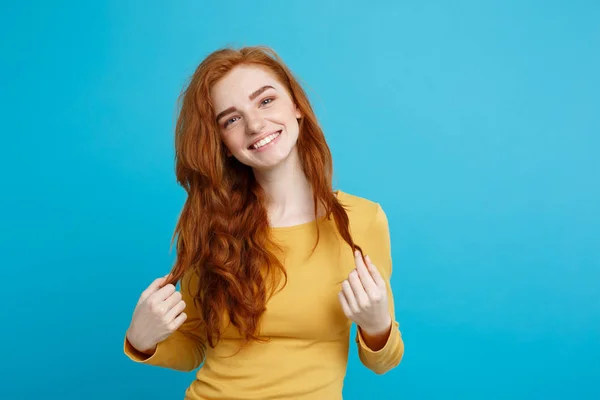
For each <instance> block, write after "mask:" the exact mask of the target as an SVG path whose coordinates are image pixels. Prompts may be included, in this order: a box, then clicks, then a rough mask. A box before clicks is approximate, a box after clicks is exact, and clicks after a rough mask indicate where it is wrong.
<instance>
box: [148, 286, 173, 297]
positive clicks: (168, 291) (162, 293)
mask: <svg viewBox="0 0 600 400" xmlns="http://www.w3.org/2000/svg"><path fill="white" fill-rule="evenodd" d="M175 290H176V289H175V285H173V284H172V283H169V284H167V285H165V286H163V287H161V288H160V289H158V291H157V292H156V293H153V294H152V295H151V296H153V297H156V299H157V300H160V301H162V300H166V299H167V298H169V296H171V295H172V294H173V293H175Z"/></svg>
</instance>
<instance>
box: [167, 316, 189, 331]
mask: <svg viewBox="0 0 600 400" xmlns="http://www.w3.org/2000/svg"><path fill="white" fill-rule="evenodd" d="M186 319H187V314H186V313H184V312H182V313H181V314H179V315H178V316H177V317H176V318H175V319H174V320H173V321H172V322H171V323H170V324H169V329H170V330H171V331H173V332H175V331H176V330H177V329H179V328H180V327H181V325H183V323H184V322H185V320H186Z"/></svg>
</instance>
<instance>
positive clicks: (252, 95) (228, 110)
mask: <svg viewBox="0 0 600 400" xmlns="http://www.w3.org/2000/svg"><path fill="white" fill-rule="evenodd" d="M267 89H275V88H274V87H273V86H270V85H265V86H263V87H261V88H260V89H258V90H255V91H254V92H252V94H250V96H248V98H249V99H250V100H254V99H255V98H257V97H258V96H260V95H261V94H262V93H263V92H264V91H265V90H267ZM234 111H235V107H229V108H228V109H226V110H224V111H221V112H220V113H219V114H218V115H217V118H216V120H217V121H219V120H220V119H221V118H223V117H224V116H225V115H227V114H231V113H232V112H234Z"/></svg>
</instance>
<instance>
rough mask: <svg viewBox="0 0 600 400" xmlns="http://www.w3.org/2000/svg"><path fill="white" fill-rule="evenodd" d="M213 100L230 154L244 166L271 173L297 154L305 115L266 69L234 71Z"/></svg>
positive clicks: (220, 84) (215, 91)
mask: <svg viewBox="0 0 600 400" xmlns="http://www.w3.org/2000/svg"><path fill="white" fill-rule="evenodd" d="M211 98H212V101H213V106H214V110H215V115H216V118H217V124H218V125H219V132H220V135H221V139H222V140H223V143H224V144H225V146H226V147H227V149H228V154H229V155H233V156H234V157H235V158H236V159H237V160H238V161H239V162H241V163H242V164H245V165H248V166H249V167H251V168H253V169H257V170H268V169H271V168H273V167H275V166H277V165H278V164H280V163H281V162H283V161H284V160H286V159H287V158H288V156H289V155H290V154H291V152H292V151H294V150H295V147H296V141H297V139H298V133H299V125H298V119H299V118H300V117H301V113H300V111H299V110H298V108H297V107H296V105H295V104H294V102H293V101H292V98H291V97H290V94H289V93H288V91H287V90H286V88H285V87H284V86H283V85H282V84H281V83H280V82H279V81H277V79H275V77H274V76H273V75H272V74H271V73H269V72H268V71H267V70H266V69H264V68H261V67H259V66H255V65H240V66H237V67H235V68H233V69H232V70H231V71H230V72H229V73H228V74H227V75H225V76H224V77H223V78H221V79H220V80H219V81H218V82H217V83H216V84H215V85H214V86H213V87H212V89H211Z"/></svg>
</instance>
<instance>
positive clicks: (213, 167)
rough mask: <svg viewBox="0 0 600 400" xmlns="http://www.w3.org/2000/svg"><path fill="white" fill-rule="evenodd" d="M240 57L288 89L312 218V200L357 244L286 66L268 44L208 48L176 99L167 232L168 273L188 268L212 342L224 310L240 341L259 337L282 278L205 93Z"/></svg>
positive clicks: (311, 117) (248, 172)
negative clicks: (176, 201) (174, 191)
mask: <svg viewBox="0 0 600 400" xmlns="http://www.w3.org/2000/svg"><path fill="white" fill-rule="evenodd" d="M241 64H245V65H256V66H260V67H262V68H265V69H266V70H267V71H269V72H270V73H271V74H273V76H274V77H275V78H276V79H277V80H278V81H279V82H280V83H281V84H282V85H283V86H284V87H285V88H286V89H287V90H288V92H289V94H290V96H291V98H292V100H293V101H294V103H295V104H296V105H297V106H298V108H299V110H300V112H301V114H302V117H301V119H300V121H299V127H300V130H299V137H298V141H297V147H298V154H299V158H300V161H301V164H302V167H303V169H304V173H305V174H306V177H307V179H308V181H309V182H310V183H311V184H312V188H313V192H314V208H315V218H317V217H318V215H317V213H318V211H317V210H318V205H319V204H321V205H322V207H323V208H324V210H325V216H326V217H328V218H331V216H333V218H334V220H335V223H336V226H337V229H338V231H339V233H340V235H341V237H342V238H343V239H344V241H345V242H346V243H348V245H349V246H350V249H351V250H352V251H354V250H355V249H358V250H360V251H361V253H362V250H361V249H360V247H359V246H357V245H356V244H355V243H354V242H353V240H352V237H351V235H350V232H349V227H348V226H349V221H348V215H347V214H346V210H345V209H344V207H343V205H342V204H340V203H339V202H338V200H337V197H336V196H335V193H334V192H333V190H332V169H333V167H332V159H331V152H330V150H329V147H328V145H327V143H326V141H325V136H324V134H323V131H322V130H321V128H320V127H319V124H318V123H317V118H316V116H315V114H314V111H313V109H312V107H311V105H310V103H309V100H308V97H307V95H306V93H305V92H304V90H303V89H302V87H301V86H300V84H299V83H298V81H297V80H296V78H295V77H294V76H293V74H292V72H291V71H290V70H289V69H288V68H287V66H286V65H285V64H284V63H283V61H282V60H281V59H280V57H279V56H278V55H277V54H276V53H275V51H273V50H272V49H270V48H268V47H262V46H259V47H245V48H241V49H237V50H236V49H231V48H225V49H220V50H217V51H215V52H213V53H212V54H210V55H209V56H208V57H207V58H206V59H204V61H202V63H201V64H200V65H199V66H198V68H197V69H196V71H195V72H194V74H193V76H192V77H191V80H190V82H189V84H188V86H187V88H185V90H184V91H183V92H182V94H181V97H180V99H179V105H180V111H179V115H178V118H177V124H176V129H175V160H176V176H177V182H178V183H179V184H180V185H181V186H182V187H183V188H184V189H185V190H186V192H187V195H188V196H187V200H186V202H185V204H184V206H183V210H182V212H181V215H180V217H179V220H178V222H177V225H176V228H175V232H174V235H173V241H172V244H173V243H175V241H176V245H177V257H176V261H175V264H174V266H173V269H172V271H171V276H170V282H169V283H176V282H178V281H179V280H180V279H181V278H182V277H183V275H184V274H186V273H188V272H193V273H196V274H197V275H198V278H199V279H198V281H199V286H198V292H197V293H194V294H193V295H194V296H195V303H196V305H197V307H199V310H200V312H199V314H200V318H201V321H200V323H201V324H202V325H203V330H204V331H205V332H206V335H207V340H208V343H209V345H210V346H213V347H214V346H215V345H216V343H217V342H218V341H219V339H220V338H221V334H222V328H223V326H222V325H223V322H224V320H223V318H224V316H225V313H227V314H226V315H227V316H228V317H229V320H230V322H231V323H232V324H233V325H234V326H235V327H236V328H237V329H238V330H239V332H240V334H241V336H242V337H243V338H244V339H245V341H246V342H249V341H250V340H260V338H259V335H258V328H259V321H260V317H261V315H262V314H263V312H264V311H265V309H266V303H267V300H268V298H269V296H270V295H272V294H273V292H274V291H275V288H276V287H277V285H278V283H280V282H281V279H282V277H283V278H284V280H285V281H287V275H286V272H285V268H284V267H283V265H282V264H281V262H280V261H279V259H278V257H277V256H276V255H275V254H274V253H273V252H272V251H269V249H272V248H274V247H273V246H275V244H274V242H272V241H271V238H270V227H269V222H268V218H267V211H266V208H265V206H264V204H265V193H264V191H263V190H262V189H261V187H260V185H258V184H257V182H256V180H255V179H254V175H253V172H252V169H251V168H250V167H248V166H246V165H243V164H242V163H240V162H239V161H237V160H236V159H235V158H234V157H227V153H226V148H225V145H224V144H223V142H222V141H221V138H220V135H219V127H218V125H217V122H216V120H215V110H214V108H213V104H212V101H211V98H210V90H211V88H212V86H213V85H214V84H215V83H216V82H217V81H218V80H220V79H221V78H223V77H224V76H225V75H226V74H227V73H228V72H229V71H231V70H232V69H233V68H234V67H236V66H238V65H241ZM317 228H318V227H317ZM318 240H319V239H318V233H317V243H318ZM315 246H316V244H315ZM313 250H314V248H313ZM284 285H285V282H284Z"/></svg>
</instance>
